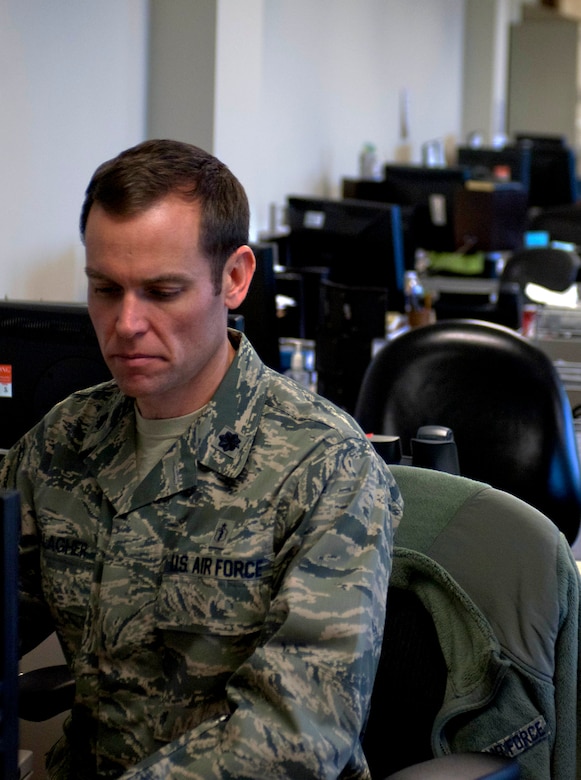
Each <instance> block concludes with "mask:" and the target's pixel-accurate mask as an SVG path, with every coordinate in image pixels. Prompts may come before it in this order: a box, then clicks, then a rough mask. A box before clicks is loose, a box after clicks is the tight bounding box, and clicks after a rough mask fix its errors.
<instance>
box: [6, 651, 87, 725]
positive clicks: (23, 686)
mask: <svg viewBox="0 0 581 780" xmlns="http://www.w3.org/2000/svg"><path fill="white" fill-rule="evenodd" d="M74 698H75V681H74V680H73V678H72V677H71V673H70V671H69V668H68V666H66V665H64V664H63V665H57V666H46V667H44V668H41V669H32V670H31V671H29V672H23V673H22V674H19V675H18V713H19V716H20V717H21V718H22V719H23V720H29V721H33V722H34V723H39V722H40V721H43V720H48V719H49V718H52V717H54V716H55V715H59V714H60V713H61V712H66V710H70V708H71V707H72V705H73V701H74Z"/></svg>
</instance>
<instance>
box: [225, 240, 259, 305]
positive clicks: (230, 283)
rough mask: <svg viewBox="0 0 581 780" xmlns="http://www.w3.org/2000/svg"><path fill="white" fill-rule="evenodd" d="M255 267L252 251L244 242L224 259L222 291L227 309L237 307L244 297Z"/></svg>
mask: <svg viewBox="0 0 581 780" xmlns="http://www.w3.org/2000/svg"><path fill="white" fill-rule="evenodd" d="M255 268H256V258H255V257H254V252H253V251H252V249H250V247H249V246H247V245H246V244H245V245H243V246H239V247H238V249H237V250H236V251H235V252H233V253H232V254H231V255H230V257H229V258H228V260H227V261H226V265H225V266H224V272H223V274H222V293H223V295H224V303H225V304H226V306H227V307H228V308H229V309H237V308H238V307H239V306H240V304H241V303H242V301H243V300H244V299H245V298H246V293H247V292H248V288H249V286H250V282H251V281H252V277H253V275H254V269H255Z"/></svg>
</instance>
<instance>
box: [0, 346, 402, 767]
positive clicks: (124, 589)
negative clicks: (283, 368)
mask: <svg viewBox="0 0 581 780" xmlns="http://www.w3.org/2000/svg"><path fill="white" fill-rule="evenodd" d="M232 337H233V338H235V336H232ZM135 474H136V469H135V419H134V410H133V402H132V401H131V400H130V399H127V398H126V397H124V396H123V395H122V394H121V393H120V392H119V390H118V389H117V387H116V385H115V384H114V383H113V382H112V383H109V384H106V385H101V386H99V387H97V388H93V389H90V390H87V391H82V392H79V393H76V394H74V395H73V396H71V397H70V398H69V399H67V400H66V401H64V402H63V403H61V404H59V405H58V406H57V407H56V408H55V409H54V410H53V411H52V412H50V413H49V415H48V416H47V417H46V418H45V420H44V421H43V422H42V423H41V424H40V425H38V426H37V427H36V428H35V429H34V430H32V431H31V432H30V433H29V434H27V435H26V437H24V439H23V440H21V441H20V442H19V443H18V444H17V445H15V447H14V448H13V450H12V451H11V452H10V453H9V454H8V455H7V456H6V458H5V460H4V463H3V464H2V470H1V472H0V483H1V484H3V485H4V486H6V487H8V486H10V487H14V488H17V489H18V490H20V491H21V496H22V507H23V538H22V546H23V555H22V588H23V606H22V615H23V621H22V623H23V625H22V637H23V644H24V649H27V648H29V647H30V646H33V645H34V644H36V642H37V641H39V640H40V639H42V634H43V626H44V624H45V623H46V621H45V620H43V618H42V614H43V610H45V609H46V608H48V610H49V611H50V618H51V625H54V627H56V630H57V632H58V635H59V637H60V640H61V643H62V646H63V650H64V652H65V655H66V658H67V661H68V663H69V664H70V666H71V668H72V670H73V672H74V676H75V678H76V680H77V698H76V704H75V707H74V709H73V714H72V718H71V720H70V721H69V722H68V724H67V726H66V738H64V739H63V740H61V742H60V743H59V744H58V745H57V748H56V749H55V751H53V756H52V758H51V759H50V764H51V766H52V769H51V777H54V778H67V780H70V779H71V778H75V780H76V779H77V778H78V779H79V780H80V778H83V780H88V779H89V778H95V777H98V778H115V777H119V776H120V775H122V774H123V773H125V774H123V777H124V778H140V779H143V778H168V777H171V778H184V780H185V779H186V778H187V779H188V780H194V779H195V780H212V779H213V778H220V779H221V780H226V779H227V778H236V779H237V780H241V779H242V778H249V779H250V778H252V780H260V778H264V780H267V779H268V780H273V778H301V780H306V779H307V778H337V777H341V778H358V779H360V780H361V779H363V778H367V777H368V770H367V768H366V765H365V761H364V759H363V756H362V753H361V748H360V744H359V738H358V736H359V733H360V731H361V729H362V726H363V723H364V720H365V715H366V711H367V708H368V704H369V698H370V694H371V688H372V683H373V679H374V674H375V669H376V665H377V661H378V656H379V650H380V644H381V635H382V630H383V622H384V610H385V596H386V592H387V581H388V575H389V572H390V566H391V546H392V530H393V527H394V526H395V524H396V523H397V521H398V519H399V517H400V514H401V504H400V497H399V491H398V489H397V487H396V486H395V483H394V481H393V478H392V477H391V474H390V472H389V471H388V469H387V468H386V466H385V465H384V464H383V462H382V461H380V459H379V458H378V457H377V456H376V455H375V454H374V452H373V450H372V449H371V447H370V445H369V443H368V442H367V440H366V439H365V437H364V436H363V434H362V433H361V431H360V430H359V429H358V428H357V426H356V425H354V423H353V421H352V420H351V419H350V418H349V417H347V416H346V415H344V414H343V413H342V412H341V411H339V410H337V409H336V408H335V407H333V406H332V405H331V404H329V403H328V402H327V401H325V400H323V399H322V398H319V397H314V396H313V395H311V394H310V393H309V392H308V391H306V390H304V389H303V388H301V387H300V386H299V385H297V384H295V383H294V382H292V381H291V380H289V379H287V378H286V377H282V376H280V375H279V374H277V373H276V372H274V371H272V370H270V369H268V368H266V367H265V366H264V365H263V364H262V363H261V361H260V360H259V359H258V357H257V355H256V353H255V352H254V350H253V349H252V347H251V346H250V345H249V343H248V341H247V340H246V339H245V338H244V337H242V342H241V345H240V347H239V349H238V353H237V357H236V358H235V360H234V363H233V364H232V366H231V367H230V369H229V372H228V374H227V375H226V377H225V378H224V380H223V382H222V384H221V386H220V387H219V389H218V391H217V393H216V394H215V397H214V399H213V400H212V401H211V402H210V403H209V404H208V406H207V407H206V408H205V410H204V412H203V413H202V416H201V417H200V418H199V419H198V420H197V422H196V423H195V424H194V425H193V426H192V428H191V429H189V430H188V431H187V432H186V434H184V436H182V438H181V439H179V440H178V441H177V442H176V443H175V445H174V446H172V447H171V449H170V450H169V451H168V452H167V454H166V455H165V456H164V457H163V458H162V459H161V461H160V462H159V463H158V464H157V466H156V467H155V468H154V469H153V470H152V472H151V473H150V475H149V476H148V477H147V478H146V479H145V480H144V481H143V482H142V483H141V484H138V482H137V478H136V476H135Z"/></svg>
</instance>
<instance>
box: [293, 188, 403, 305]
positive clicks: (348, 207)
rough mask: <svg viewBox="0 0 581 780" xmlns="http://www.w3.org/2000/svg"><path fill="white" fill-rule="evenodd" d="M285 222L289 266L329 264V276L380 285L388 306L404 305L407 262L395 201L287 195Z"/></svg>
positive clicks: (369, 285)
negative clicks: (286, 225)
mask: <svg viewBox="0 0 581 780" xmlns="http://www.w3.org/2000/svg"><path fill="white" fill-rule="evenodd" d="M288 224H289V228H290V232H289V236H288V242H287V257H286V260H285V263H286V264H287V265H288V266H290V267H291V268H295V269H301V268H313V267H315V268H319V269H320V268H328V269H329V274H328V279H329V280H331V281H333V282H338V283H340V284H346V285H351V286H359V287H363V286H366V287H378V288H383V289H385V290H387V294H388V300H389V307H390V308H391V309H394V310H401V309H402V307H403V284H404V271H405V266H404V254H403V231H402V220H401V210H400V207H399V206H397V205H394V204H389V203H374V202H371V201H360V200H354V199H343V200H332V199H329V198H313V197H300V196H289V198H288Z"/></svg>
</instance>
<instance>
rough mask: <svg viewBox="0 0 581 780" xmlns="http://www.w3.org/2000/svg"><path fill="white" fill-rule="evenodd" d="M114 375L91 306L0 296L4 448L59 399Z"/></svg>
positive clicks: (0, 444)
mask: <svg viewBox="0 0 581 780" xmlns="http://www.w3.org/2000/svg"><path fill="white" fill-rule="evenodd" d="M110 378H111V374H110V372H109V369H108V368H107V366H106V365H105V361H104V360H103V358H102V356H101V351H100V349H99V344H98V342H97V337H96V335H95V332H94V330H93V326H92V324H91V320H90V319H89V314H88V310H87V306H86V305H85V304H81V303H78V304H77V303H52V302H44V301H0V448H1V449H8V448H9V447H11V446H12V445H13V444H14V443H15V442H16V441H17V440H18V439H19V438H20V437H21V436H22V435H23V434H24V433H26V431H27V430H29V429H30V428H31V427H32V426H33V425H35V424H36V423H37V422H38V421H39V420H40V419H41V417H43V416H44V414H45V413H46V412H47V411H48V410H49V409H50V408H51V407H52V406H54V404H55V403H57V402H58V401H61V400H62V399H63V398H65V397H66V396H67V395H69V394H70V393H72V392H74V391H75V390H80V389H82V388H84V387H88V386H90V385H93V384H97V383H99V382H104V381H106V380H108V379H110Z"/></svg>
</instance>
